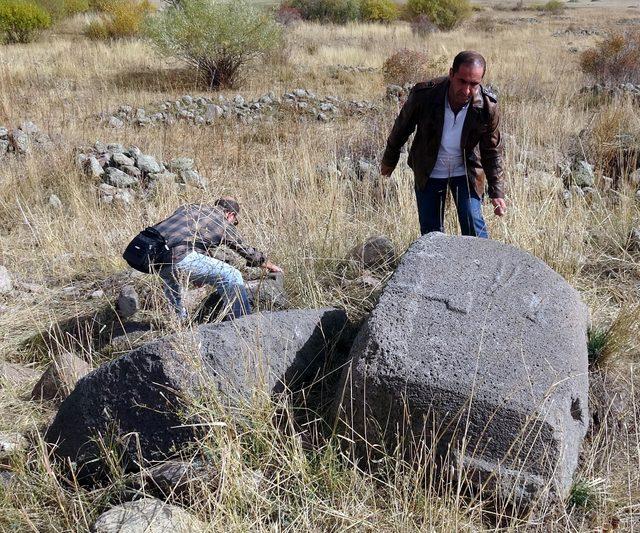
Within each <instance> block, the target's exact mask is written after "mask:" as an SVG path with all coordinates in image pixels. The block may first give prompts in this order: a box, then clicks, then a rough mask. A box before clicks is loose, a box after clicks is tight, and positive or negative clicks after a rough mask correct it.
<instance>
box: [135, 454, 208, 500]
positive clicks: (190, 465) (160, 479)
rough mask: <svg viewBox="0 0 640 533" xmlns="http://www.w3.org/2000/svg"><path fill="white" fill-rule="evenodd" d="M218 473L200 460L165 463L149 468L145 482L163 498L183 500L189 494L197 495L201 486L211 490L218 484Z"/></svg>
mask: <svg viewBox="0 0 640 533" xmlns="http://www.w3.org/2000/svg"><path fill="white" fill-rule="evenodd" d="M218 476H219V474H218V471H217V470H216V469H215V468H213V467H212V466H210V465H208V464H205V463H204V462H202V461H200V460H194V461H191V462H185V461H166V462H164V463H161V464H159V465H157V466H154V467H153V468H150V469H149V470H148V471H147V472H146V475H145V480H146V481H147V483H149V484H150V485H151V486H152V487H154V488H155V489H156V490H157V491H158V492H159V494H158V495H159V496H162V497H163V498H170V497H176V496H177V497H179V498H185V497H188V496H189V493H190V492H192V493H194V494H195V493H197V492H199V491H200V490H201V487H202V485H206V486H207V488H208V489H209V490H213V489H214V488H215V487H216V486H217V484H218Z"/></svg>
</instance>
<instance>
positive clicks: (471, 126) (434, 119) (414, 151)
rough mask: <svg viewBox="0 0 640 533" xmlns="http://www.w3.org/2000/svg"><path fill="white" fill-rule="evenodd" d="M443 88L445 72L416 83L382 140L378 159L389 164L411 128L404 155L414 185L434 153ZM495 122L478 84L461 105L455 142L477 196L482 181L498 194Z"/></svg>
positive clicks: (492, 101)
mask: <svg viewBox="0 0 640 533" xmlns="http://www.w3.org/2000/svg"><path fill="white" fill-rule="evenodd" d="M448 89H449V78H448V77H443V78H436V79H433V80H431V81H427V82H422V83H418V84H416V85H415V86H414V87H413V89H411V92H410V93H409V96H408V98H407V101H406V102H405V104H404V106H403V107H402V110H401V111H400V114H399V115H398V118H396V121H395V124H394V125H393V129H392V130H391V133H390V134H389V138H388V139H387V147H386V150H385V152H384V155H383V157H382V164H383V165H385V166H387V167H390V168H395V166H396V165H397V164H398V159H399V158H400V149H401V148H402V146H403V145H404V144H405V143H406V142H407V139H408V138H409V135H411V134H412V133H413V131H414V130H417V131H416V135H415V138H414V140H413V144H412V145H411V149H410V151H409V160H408V162H409V166H410V167H411V169H412V170H413V172H414V175H415V184H416V188H417V189H424V187H425V185H426V183H427V180H428V179H429V176H430V175H431V171H432V170H433V167H434V166H435V163H436V159H437V157H438V150H439V148H440V140H441V136H442V128H443V124H444V110H445V99H446V97H447V92H448ZM499 124H500V114H499V111H498V103H497V99H496V96H495V95H494V94H493V93H491V92H490V91H489V90H488V89H486V88H485V87H482V86H479V87H478V89H477V90H476V93H475V95H474V97H473V99H472V101H471V102H470V106H469V109H468V110H467V116H466V118H465V121H464V125H463V127H462V135H461V138H460V145H461V148H462V154H463V158H464V162H465V167H466V169H467V176H468V178H469V181H470V182H471V183H472V184H473V187H474V188H475V190H476V192H477V193H478V196H479V197H480V198H482V197H483V195H484V193H485V188H486V187H487V184H488V193H489V196H490V197H491V198H504V171H503V162H502V139H501V137H500V130H499Z"/></svg>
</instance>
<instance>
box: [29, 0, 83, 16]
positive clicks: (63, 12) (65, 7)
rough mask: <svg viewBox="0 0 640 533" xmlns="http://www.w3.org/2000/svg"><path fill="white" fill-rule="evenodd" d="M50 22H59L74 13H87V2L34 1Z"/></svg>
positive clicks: (80, 0) (79, 0)
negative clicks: (48, 17)
mask: <svg viewBox="0 0 640 533" xmlns="http://www.w3.org/2000/svg"><path fill="white" fill-rule="evenodd" d="M35 1H36V3H37V4H38V5H39V6H40V7H42V8H43V9H44V10H45V11H46V12H47V13H49V15H51V19H52V20H54V21H55V20H61V19H63V18H65V17H70V16H72V15H75V14H76V13H84V12H85V11H89V0H35Z"/></svg>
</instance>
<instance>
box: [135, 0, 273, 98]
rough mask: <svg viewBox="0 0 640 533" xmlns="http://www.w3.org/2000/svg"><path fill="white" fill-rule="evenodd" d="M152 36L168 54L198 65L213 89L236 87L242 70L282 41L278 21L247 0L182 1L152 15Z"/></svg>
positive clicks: (196, 66)
mask: <svg viewBox="0 0 640 533" xmlns="http://www.w3.org/2000/svg"><path fill="white" fill-rule="evenodd" d="M147 35H148V36H149V38H150V39H151V41H152V42H153V43H154V45H155V46H156V48H157V49H158V50H159V51H160V52H161V53H162V54H163V55H166V56H170V57H177V58H180V59H182V60H184V61H186V62H187V63H188V64H190V65H192V66H193V67H195V68H196V69H197V70H198V71H199V72H200V73H201V74H203V75H204V77H205V79H206V82H207V84H208V85H209V87H228V86H234V85H235V84H236V83H237V82H238V79H239V74H240V71H241V69H242V67H244V66H245V65H246V64H247V63H248V62H249V61H250V60H252V59H254V58H255V57H257V56H259V55H261V54H263V53H265V52H268V51H269V50H272V49H274V48H275V47H276V46H277V45H278V44H279V43H280V42H281V39H280V28H279V26H278V24H277V23H276V22H275V21H274V20H273V18H271V17H270V16H269V15H268V14H267V13H266V12H264V11H263V10H261V9H260V8H258V7H257V6H255V5H254V4H251V3H248V2H246V1H243V0H239V1H234V0H226V1H222V0H183V2H182V6H181V7H180V8H176V7H169V8H167V9H165V10H164V11H162V12H161V13H158V14H157V15H156V16H154V17H152V19H151V20H150V22H149V24H148V27H147Z"/></svg>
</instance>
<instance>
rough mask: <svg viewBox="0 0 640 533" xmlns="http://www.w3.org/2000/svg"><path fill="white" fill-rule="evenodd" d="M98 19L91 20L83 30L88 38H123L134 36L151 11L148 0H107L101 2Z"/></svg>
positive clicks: (138, 32)
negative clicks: (100, 12)
mask: <svg viewBox="0 0 640 533" xmlns="http://www.w3.org/2000/svg"><path fill="white" fill-rule="evenodd" d="M101 7H102V14H101V17H100V19H98V20H94V21H92V22H91V23H90V24H89V25H88V26H87V29H86V30H85V35H86V36H87V37H89V38H90V39H96V40H104V39H123V38H129V37H136V36H138V35H139V34H140V32H141V30H142V22H143V21H144V19H145V17H146V16H147V15H149V14H150V13H151V12H152V11H153V6H152V5H151V4H150V3H149V1H148V0H108V1H103V2H102V5H101Z"/></svg>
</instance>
